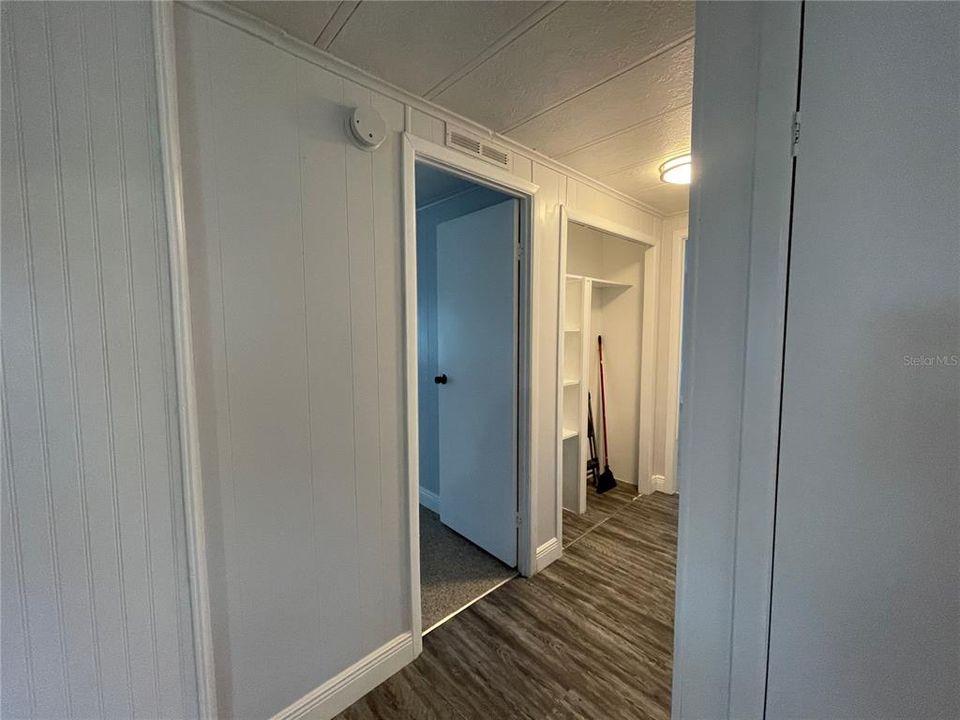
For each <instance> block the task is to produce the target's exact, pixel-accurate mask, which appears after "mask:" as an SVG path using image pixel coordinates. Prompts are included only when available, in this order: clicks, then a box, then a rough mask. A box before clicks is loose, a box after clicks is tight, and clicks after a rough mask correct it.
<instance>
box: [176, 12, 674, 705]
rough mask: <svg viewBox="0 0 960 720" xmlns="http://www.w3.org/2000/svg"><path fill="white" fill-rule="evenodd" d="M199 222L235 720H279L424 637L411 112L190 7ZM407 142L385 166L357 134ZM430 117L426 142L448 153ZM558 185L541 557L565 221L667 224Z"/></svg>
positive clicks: (211, 512) (545, 345) (196, 235)
mask: <svg viewBox="0 0 960 720" xmlns="http://www.w3.org/2000/svg"><path fill="white" fill-rule="evenodd" d="M176 20H177V27H176V36H177V64H178V75H179V83H180V88H179V102H180V121H181V128H180V129H181V136H182V142H183V148H182V155H183V161H184V169H183V172H184V187H185V213H186V230H187V244H188V251H189V265H190V282H191V291H192V294H193V297H192V311H193V321H194V339H195V350H196V371H197V380H198V405H199V410H200V433H201V438H200V440H201V454H202V466H203V482H204V492H205V496H204V501H205V509H206V531H207V540H208V555H209V559H210V562H209V566H210V574H211V578H210V581H211V600H212V603H213V607H212V613H213V618H212V619H213V629H214V645H215V656H216V671H217V690H218V699H219V703H220V712H221V714H223V715H224V716H258V717H259V716H269V715H271V714H273V713H276V712H278V711H280V710H282V709H283V708H284V707H285V706H287V705H288V704H290V703H292V702H294V701H296V700H298V699H300V698H301V697H302V696H304V695H305V694H307V693H309V692H311V691H312V690H314V689H315V688H317V687H319V686H321V685H323V683H325V682H327V681H329V680H330V679H331V678H333V677H335V676H336V675H337V674H338V673H340V672H342V671H343V670H344V669H346V668H347V667H349V666H350V665H351V664H353V663H355V662H357V661H359V660H361V659H362V658H364V657H365V656H367V655H369V654H370V653H371V652H373V651H375V650H376V649H378V648H380V647H382V646H384V645H385V644H387V643H388V642H390V641H391V640H393V639H394V638H396V637H397V636H399V635H401V634H403V633H408V632H410V630H411V614H410V611H411V609H410V606H409V582H410V576H409V567H408V553H409V548H408V543H407V533H408V528H407V515H406V502H407V497H406V493H407V484H406V480H407V479H406V473H405V462H406V459H405V456H404V447H403V439H404V434H405V427H404V423H405V419H404V412H405V407H404V401H405V400H404V389H403V364H402V363H403V354H404V346H403V334H402V332H403V325H402V320H403V317H402V308H403V293H402V284H401V273H402V256H401V251H402V247H403V235H402V217H401V211H400V202H401V192H402V187H401V172H400V146H401V138H402V131H403V130H404V106H403V104H401V103H400V102H399V101H396V100H394V99H391V98H388V97H386V96H384V95H381V94H379V93H377V92H375V91H371V90H369V89H366V88H363V87H361V86H359V85H357V84H356V83H354V82H352V81H351V80H348V79H345V78H343V77H341V76H340V75H338V74H336V73H335V72H333V71H332V70H328V69H327V67H326V66H322V65H323V60H322V58H320V57H319V56H318V57H317V58H316V63H318V64H314V63H311V62H308V61H306V60H304V59H302V58H299V57H296V56H294V55H292V54H290V53H288V52H285V51H284V50H283V49H282V48H280V47H277V46H275V45H272V44H270V43H269V42H265V41H263V40H261V39H258V38H256V37H254V36H253V35H251V34H250V33H248V32H244V31H242V30H239V29H237V28H234V27H231V26H230V25H229V24H228V23H225V22H223V21H222V20H219V19H214V18H212V17H210V16H208V15H206V14H204V12H203V8H199V9H197V8H190V7H189V6H186V5H178V7H177V10H176ZM361 102H366V103H371V104H373V105H374V107H376V108H377V109H378V110H379V111H380V113H381V114H382V115H383V116H384V118H385V120H386V122H387V128H388V132H387V140H386V142H385V143H384V145H383V146H381V147H380V148H379V149H378V150H377V151H375V152H373V153H369V152H365V151H363V150H360V149H358V148H356V147H355V146H354V145H353V144H352V143H351V142H350V141H349V140H348V139H347V137H346V135H345V131H344V117H345V115H346V113H347V112H348V111H349V109H350V108H352V107H355V106H356V105H357V104H359V103H361ZM444 128H445V119H444V118H443V117H440V115H439V114H438V115H437V116H433V115H430V114H428V113H426V112H424V111H422V110H418V109H414V108H411V112H410V126H409V128H408V129H409V131H411V132H412V133H414V134H417V135H419V136H421V137H424V138H426V139H428V140H431V141H432V142H436V143H440V144H442V143H443V141H444ZM514 171H515V172H516V173H517V175H518V176H521V177H523V178H525V179H527V180H531V181H532V182H534V183H536V184H538V185H539V186H540V191H539V193H538V197H537V217H536V218H535V220H534V236H535V243H536V245H537V249H536V251H535V252H536V266H535V267H534V269H533V272H534V275H535V282H536V283H538V288H539V290H538V292H537V293H536V297H535V298H534V302H533V310H534V318H533V332H534V342H535V344H536V346H537V350H536V353H537V355H536V365H535V367H534V385H535V389H534V397H535V400H536V405H535V407H534V423H535V436H534V438H533V444H534V447H533V452H534V453H536V457H537V476H536V478H535V479H534V482H535V484H536V488H535V492H536V508H537V516H536V519H535V524H536V543H537V545H538V546H540V545H543V544H545V543H547V542H548V541H550V540H551V539H552V538H554V537H556V536H557V534H558V528H557V525H556V518H557V515H556V478H557V476H556V435H555V432H556V395H557V392H556V391H557V368H556V361H557V355H556V352H557V319H558V304H557V301H558V273H559V262H560V255H559V238H560V224H559V222H560V206H561V204H562V203H564V202H566V201H568V200H569V202H570V203H571V204H572V205H573V207H577V208H580V209H582V210H583V211H584V212H589V213H593V214H599V215H604V216H606V217H609V218H610V219H611V220H613V221H614V222H617V223H620V224H623V225H627V226H630V227H633V228H635V229H637V230H638V231H640V232H644V233H646V234H648V235H650V236H655V237H656V236H659V234H660V222H661V221H660V219H659V218H658V217H656V216H654V215H652V214H649V213H646V212H644V211H642V210H640V209H638V208H636V207H633V206H631V205H629V204H627V203H625V202H623V201H621V200H619V199H616V198H614V197H612V196H610V195H607V194H605V193H603V192H601V191H599V190H597V189H595V188H593V187H591V186H589V185H587V184H585V183H582V182H580V181H577V180H574V179H571V178H568V177H567V175H565V174H563V173H562V172H560V171H558V170H557V169H554V168H553V167H550V166H548V165H547V164H544V163H542V162H536V161H532V160H531V159H530V158H528V157H525V156H524V155H523V154H520V153H518V154H517V155H515V157H514Z"/></svg>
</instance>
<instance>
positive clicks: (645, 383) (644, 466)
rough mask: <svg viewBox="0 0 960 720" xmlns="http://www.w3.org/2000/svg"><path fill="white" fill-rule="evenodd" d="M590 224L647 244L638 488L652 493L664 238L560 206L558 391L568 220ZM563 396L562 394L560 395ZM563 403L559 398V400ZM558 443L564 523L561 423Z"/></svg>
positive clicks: (558, 479)
mask: <svg viewBox="0 0 960 720" xmlns="http://www.w3.org/2000/svg"><path fill="white" fill-rule="evenodd" d="M571 222H574V223H577V224H578V225H586V226H587V227H591V228H594V229H596V230H599V231H601V232H603V233H606V234H608V235H615V236H617V237H620V238H623V239H624V240H630V241H631V242H635V243H639V244H641V245H644V246H646V247H647V251H646V252H645V253H644V254H643V319H642V321H641V329H640V332H641V350H640V415H639V422H638V428H637V433H638V435H639V443H638V448H639V452H638V454H637V482H638V483H639V486H638V492H639V493H640V494H641V495H644V494H647V493H651V492H653V491H654V490H655V489H656V488H655V487H654V486H653V482H652V480H651V473H652V471H653V443H654V425H655V417H654V414H655V410H656V405H655V400H656V387H657V325H658V318H659V311H658V307H659V302H660V291H659V278H660V245H661V240H660V238H658V237H656V236H655V235H650V234H648V233H645V232H643V231H641V230H637V229H635V228H632V227H629V226H627V225H621V224H619V223H616V222H613V221H611V220H608V219H607V218H605V217H603V216H601V215H592V214H590V213H585V212H581V211H579V210H576V209H574V208H571V207H567V206H565V205H562V206H561V207H560V253H561V255H560V263H559V264H560V272H561V275H560V279H559V282H560V303H561V304H560V305H559V312H558V313H557V314H558V316H559V318H558V325H557V333H558V335H557V344H558V349H557V355H558V359H557V386H558V393H562V387H561V385H562V379H561V378H562V370H563V366H562V364H561V363H562V362H563V322H564V319H563V316H564V313H565V310H566V306H565V305H564V304H563V303H564V292H565V282H564V280H565V278H566V247H567V232H568V230H567V225H568V223H571ZM558 397H560V398H561V399H562V395H558ZM558 403H559V400H558ZM562 409H563V408H562V407H561V406H560V405H559V404H558V406H557V422H558V423H562V422H563V420H562V417H561V412H562ZM556 435H557V440H558V445H557V477H556V483H557V496H558V498H559V499H558V501H557V505H558V518H557V526H558V527H561V525H562V521H563V515H562V493H563V445H562V440H561V439H560V427H557V428H556Z"/></svg>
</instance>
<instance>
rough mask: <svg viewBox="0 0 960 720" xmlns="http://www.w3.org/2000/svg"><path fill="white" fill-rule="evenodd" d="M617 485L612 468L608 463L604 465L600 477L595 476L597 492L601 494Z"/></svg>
mask: <svg viewBox="0 0 960 720" xmlns="http://www.w3.org/2000/svg"><path fill="white" fill-rule="evenodd" d="M616 486H617V479H616V478H615V477H614V476H613V470H611V469H610V466H609V465H605V466H604V468H603V472H602V473H600V477H598V478H597V494H598V495H602V494H603V493H605V492H607V491H608V490H613V489H614V488H615V487H616Z"/></svg>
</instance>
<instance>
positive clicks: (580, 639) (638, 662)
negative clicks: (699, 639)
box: [339, 493, 678, 720]
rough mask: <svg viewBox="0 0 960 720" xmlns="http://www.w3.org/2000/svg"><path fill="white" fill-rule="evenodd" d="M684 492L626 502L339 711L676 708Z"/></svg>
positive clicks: (568, 712) (377, 719) (589, 713)
mask: <svg viewBox="0 0 960 720" xmlns="http://www.w3.org/2000/svg"><path fill="white" fill-rule="evenodd" d="M611 499H612V498H611ZM677 500H678V499H677V496H675V495H663V494H660V493H655V494H653V495H645V496H642V497H639V498H635V499H631V500H629V501H628V502H625V503H618V504H617V510H616V512H614V513H613V514H612V515H609V516H608V517H606V519H605V520H603V521H601V522H600V523H599V524H596V525H593V526H592V528H591V529H589V530H588V531H587V532H585V533H584V534H583V535H581V536H580V537H579V539H578V540H577V541H576V542H575V543H573V544H571V545H568V546H567V547H566V548H565V549H564V553H563V557H561V558H560V559H559V560H557V561H556V562H555V563H553V564H552V565H551V566H550V567H548V568H547V569H546V570H544V571H543V572H541V573H539V574H537V575H535V576H534V577H532V578H517V579H516V580H513V581H511V582H509V583H507V584H506V585H504V586H503V587H502V588H500V589H498V590H497V591H496V592H493V593H491V594H489V595H487V596H486V597H485V598H483V599H481V600H480V601H479V602H477V603H475V604H474V605H472V606H470V607H469V608H467V609H466V610H464V611H463V612H462V613H460V614H459V615H457V616H456V617H454V618H452V619H451V620H450V621H449V622H446V623H444V624H443V625H441V626H440V627H439V628H437V629H436V630H434V631H433V632H432V633H430V634H429V635H427V636H426V637H425V638H424V639H423V653H422V654H421V655H420V657H419V658H417V659H416V660H415V661H414V662H412V663H411V664H409V665H407V666H406V667H405V668H404V669H403V670H401V671H400V672H399V673H397V674H396V675H394V676H393V677H391V678H390V679H389V680H387V681H386V682H385V683H383V684H381V685H380V686H379V687H377V688H376V689H374V690H373V691H371V692H370V693H368V694H367V695H365V696H364V697H363V698H361V699H360V700H359V701H357V702H356V703H354V704H353V705H352V706H350V707H349V708H347V709H346V710H345V711H344V712H343V713H342V714H341V715H340V716H339V717H340V718H341V720H399V719H401V718H450V719H451V720H490V718H498V719H501V718H502V719H506V718H521V719H527V720H541V719H546V718H550V719H551V720H553V719H559V720H566V719H570V720H585V719H587V718H590V719H594V720H596V719H598V718H604V719H606V718H610V719H611V720H619V719H623V720H627V719H628V718H630V719H631V720H633V719H636V718H652V719H654V720H667V719H668V718H669V717H670V683H671V676H672V668H673V657H672V650H673V604H674V587H675V585H674V578H675V574H676V548H677Z"/></svg>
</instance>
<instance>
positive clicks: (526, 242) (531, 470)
mask: <svg viewBox="0 0 960 720" xmlns="http://www.w3.org/2000/svg"><path fill="white" fill-rule="evenodd" d="M417 161H421V162H426V163H428V164H430V165H434V166H436V167H438V168H440V169H442V170H445V171H447V172H451V173H453V174H456V175H460V176H461V177H465V178H466V179H468V180H472V181H474V182H478V183H479V184H482V185H486V186H489V187H492V188H494V189H496V190H500V191H502V192H505V193H507V194H509V195H512V196H514V197H517V198H519V199H520V241H521V248H522V249H521V268H520V289H519V293H520V294H519V299H520V319H519V321H520V322H519V327H520V339H519V370H520V382H519V388H518V397H517V402H518V414H519V424H518V429H519V432H518V437H517V441H518V448H517V450H518V469H517V485H518V492H519V502H518V505H519V506H518V516H519V518H520V520H521V522H520V537H519V542H518V545H517V569H518V570H519V571H520V573H521V574H522V575H527V576H529V575H532V574H533V573H535V572H536V570H537V562H536V558H537V548H536V546H535V542H536V528H535V527H534V525H535V522H536V517H537V514H536V488H535V485H534V483H535V482H536V478H537V472H536V457H537V455H536V452H535V448H536V445H537V441H536V439H537V422H536V416H535V414H534V412H533V409H534V408H536V407H537V391H536V388H537V384H536V383H535V382H533V369H534V368H536V367H537V356H538V350H537V346H536V343H535V342H534V341H533V338H536V337H537V336H538V335H537V326H536V325H537V317H538V313H537V309H538V308H537V307H536V306H537V304H538V303H537V289H538V288H539V282H538V277H537V268H538V265H539V262H538V260H539V253H538V243H537V241H536V239H535V237H534V218H535V217H536V216H535V214H534V213H535V210H536V193H537V190H538V189H539V188H538V186H537V185H535V184H533V183H531V182H528V181H526V180H524V179H522V178H520V177H517V176H516V175H513V174H511V173H509V172H507V171H506V170H502V169H500V168H497V167H495V166H493V165H490V164H488V163H486V162H483V161H481V160H477V159H476V158H472V157H470V156H468V155H464V154H462V153H460V152H457V151H455V150H451V149H450V148H447V147H443V146H442V145H437V144H436V143H432V142H429V141H427V140H423V139H422V138H418V137H416V136H414V135H411V134H410V133H409V132H405V133H404V134H403V158H402V163H401V166H402V176H403V237H404V243H403V270H404V272H403V293H404V345H405V351H404V358H405V363H406V368H405V374H406V382H405V388H406V392H405V394H404V402H405V403H406V424H407V427H406V452H407V525H408V540H409V548H408V550H409V572H410V616H411V627H412V633H413V648H414V652H413V656H414V657H417V656H418V655H419V654H420V653H421V651H422V649H423V639H422V632H423V622H422V617H421V612H420V458H419V453H420V438H419V425H418V423H419V409H418V407H417V402H418V378H417V367H418V364H419V352H418V349H417V207H416V184H415V183H416V179H415V172H416V163H417Z"/></svg>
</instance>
